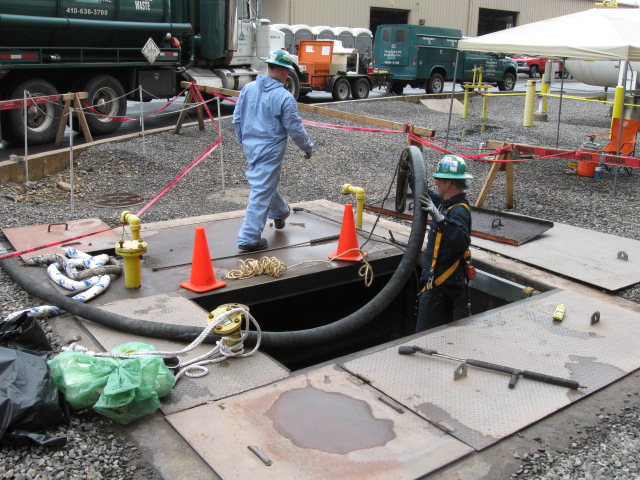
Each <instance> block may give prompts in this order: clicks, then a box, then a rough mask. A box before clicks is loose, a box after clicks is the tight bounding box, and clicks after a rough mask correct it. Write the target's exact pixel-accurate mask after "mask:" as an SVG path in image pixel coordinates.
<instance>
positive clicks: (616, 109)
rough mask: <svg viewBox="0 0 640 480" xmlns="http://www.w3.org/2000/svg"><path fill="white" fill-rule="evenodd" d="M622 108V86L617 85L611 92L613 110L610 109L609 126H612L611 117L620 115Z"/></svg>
mask: <svg viewBox="0 0 640 480" xmlns="http://www.w3.org/2000/svg"><path fill="white" fill-rule="evenodd" d="M623 108H624V87H623V86H622V85H619V86H617V87H616V91H615V93H614V94H613V110H612V111H611V128H613V119H614V118H620V117H622V109H623Z"/></svg>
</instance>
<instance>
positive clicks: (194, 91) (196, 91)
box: [189, 82, 222, 140]
mask: <svg viewBox="0 0 640 480" xmlns="http://www.w3.org/2000/svg"><path fill="white" fill-rule="evenodd" d="M189 87H190V88H191V95H193V98H195V99H197V100H198V101H199V102H200V103H201V104H202V105H203V106H204V109H205V110H206V112H207V114H208V115H209V119H210V120H211V122H213V125H214V126H215V127H216V132H218V136H220V140H222V134H221V133H220V126H219V125H218V124H217V123H216V121H215V117H214V116H213V114H212V113H211V110H209V105H207V102H205V101H204V97H203V96H202V93H200V90H199V89H198V88H197V87H196V83H195V82H191V84H190V85H189Z"/></svg>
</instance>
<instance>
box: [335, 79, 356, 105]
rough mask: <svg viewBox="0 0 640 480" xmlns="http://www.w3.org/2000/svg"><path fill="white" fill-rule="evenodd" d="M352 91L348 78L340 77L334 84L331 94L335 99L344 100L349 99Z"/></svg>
mask: <svg viewBox="0 0 640 480" xmlns="http://www.w3.org/2000/svg"><path fill="white" fill-rule="evenodd" d="M350 93H351V86H350V85H349V81H348V80H347V79H346V78H339V79H337V80H336V81H335V83H334V84H333V89H332V90H331V96H332V97H333V99H334V100H337V101H342V100H347V99H348V98H349V94H350Z"/></svg>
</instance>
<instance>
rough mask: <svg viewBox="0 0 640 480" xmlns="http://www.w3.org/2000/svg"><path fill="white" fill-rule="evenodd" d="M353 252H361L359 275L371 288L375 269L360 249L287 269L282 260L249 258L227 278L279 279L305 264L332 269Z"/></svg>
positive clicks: (238, 262) (351, 249)
mask: <svg viewBox="0 0 640 480" xmlns="http://www.w3.org/2000/svg"><path fill="white" fill-rule="evenodd" d="M353 251H357V252H360V254H361V255H362V262H363V265H362V266H361V267H360V269H359V270H358V275H359V276H360V277H362V279H363V280H364V285H365V287H370V286H371V284H372V283H373V279H374V273H373V268H372V267H371V264H370V263H369V262H368V261H367V256H366V253H365V252H363V251H362V250H361V249H360V248H350V249H349V250H346V251H344V252H342V253H341V254H340V255H336V256H335V257H334V258H332V259H331V260H305V261H303V262H298V263H295V264H293V265H291V266H290V267H287V266H286V265H285V264H284V262H282V260H279V259H278V258H276V257H262V258H259V259H257V260H256V259H253V258H249V259H247V260H242V259H241V260H238V261H237V263H236V266H237V267H238V268H237V270H231V271H229V272H228V273H227V274H226V275H225V278H227V279H230V280H243V279H247V278H252V277H257V276H258V275H262V274H263V273H265V274H267V275H271V276H272V277H276V278H278V277H280V275H281V274H283V273H284V272H286V271H287V270H291V269H292V268H294V267H298V266H300V265H304V264H305V263H324V264H326V265H327V267H328V268H331V262H332V261H334V260H339V259H340V257H342V256H344V255H346V254H348V253H351V252H353Z"/></svg>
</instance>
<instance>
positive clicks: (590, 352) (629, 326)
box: [344, 290, 640, 450]
mask: <svg viewBox="0 0 640 480" xmlns="http://www.w3.org/2000/svg"><path fill="white" fill-rule="evenodd" d="M561 303H563V304H565V305H566V307H567V313H566V315H565V317H564V320H563V321H562V322H561V323H559V322H554V321H553V320H552V315H553V310H554V308H555V306H556V305H559V304H561ZM630 306H631V303H630ZM630 308H631V307H630ZM595 311H599V312H600V314H601V320H600V322H599V323H597V324H592V323H591V320H590V319H591V316H592V314H593V313H594V312H595ZM638 322H640V314H638V313H637V312H636V311H634V310H631V309H628V310H627V309H625V308H623V307H620V306H618V305H613V304H609V303H604V302H602V301H598V300H594V299H593V298H591V297H587V296H584V295H581V294H578V293H575V292H569V291H557V290H556V291H553V293H551V294H544V295H538V296H535V297H532V298H530V299H528V300H525V301H523V302H519V303H516V304H512V305H509V306H506V307H502V308H499V309H496V310H492V311H489V312H486V313H484V314H482V315H478V316H475V317H471V318H469V319H465V320H460V321H458V322H455V323H452V324H450V325H448V326H445V327H441V328H438V329H434V330H431V331H429V332H425V333H423V334H418V335H415V336H413V337H410V338H409V339H408V340H407V342H406V343H404V344H403V345H418V346H420V347H422V348H429V349H433V350H437V351H439V352H442V353H446V354H448V355H451V356H456V357H460V358H473V359H477V360H483V361H486V362H491V363H496V364H500V365H506V366H509V367H513V368H518V369H521V370H531V371H535V372H539V373H544V374H547V375H553V376H557V377H561V378H566V379H570V380H575V381H577V382H579V384H580V385H583V386H585V387H586V388H581V389H580V390H571V389H567V388H563V387H558V386H555V385H549V384H546V383H540V382H537V381H533V380H529V379H524V378H521V379H520V380H519V381H518V383H517V385H516V386H515V388H513V389H510V388H508V383H509V378H510V376H509V375H507V374H501V373H496V372H491V371H488V370H484V369H481V368H475V367H469V368H468V370H467V376H466V377H462V378H458V379H457V380H456V379H455V378H454V374H455V370H456V367H457V365H456V363H455V362H451V361H449V360H445V359H441V358H437V357H430V356H427V355H417V354H416V355H410V356H407V355H400V354H399V353H398V347H397V346H394V347H390V348H387V349H385V350H382V351H379V352H376V353H372V354H370V355H366V356H362V357H360V358H357V359H355V360H351V361H347V362H345V363H344V367H345V368H346V369H347V370H348V371H350V372H353V373H354V374H357V375H359V376H363V377H365V378H367V379H369V380H370V381H371V384H372V385H373V386H375V387H376V388H377V389H379V390H380V391H382V392H383V393H385V394H386V395H388V396H389V397H391V398H394V399H396V400H397V401H398V402H400V403H402V404H404V405H406V406H407V407H408V408H410V409H412V410H413V411H414V412H416V413H417V414H418V415H420V416H422V417H423V418H425V419H428V420H429V421H430V422H432V423H433V424H434V425H438V426H439V427H441V428H444V429H445V430H446V431H448V432H450V433H451V434H452V435H453V436H455V437H456V438H458V439H460V440H461V441H463V442H465V443H466V444H467V445H470V446H472V447H473V448H475V449H476V450H482V449H484V448H486V447H488V446H489V445H492V444H493V443H495V442H497V441H499V440H500V439H502V438H504V437H505V436H508V435H510V434H512V433H514V432H517V431H518V430H521V429H523V428H525V427H526V426H528V425H530V424H531V423H534V422H536V421H538V420H540V419H542V418H544V417H545V416H547V415H550V414H552V413H553V412H555V411H557V410H559V409H561V408H563V407H565V406H567V405H569V404H570V403H572V402H575V401H577V400H579V399H581V398H582V397H583V396H584V395H588V394H590V393H593V392H595V391H596V390H598V389H600V388H602V387H604V386H606V385H608V384H609V383H612V382H614V381H616V380H618V379H620V378H622V377H623V376H624V375H626V374H628V373H630V372H632V371H634V370H636V369H637V368H639V367H640V356H638V354H637V352H638V349H639V348H640V337H638V336H637V335H629V332H630V331H636V330H637V325H638Z"/></svg>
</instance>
